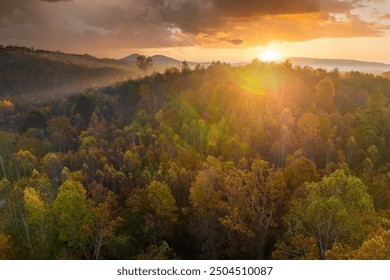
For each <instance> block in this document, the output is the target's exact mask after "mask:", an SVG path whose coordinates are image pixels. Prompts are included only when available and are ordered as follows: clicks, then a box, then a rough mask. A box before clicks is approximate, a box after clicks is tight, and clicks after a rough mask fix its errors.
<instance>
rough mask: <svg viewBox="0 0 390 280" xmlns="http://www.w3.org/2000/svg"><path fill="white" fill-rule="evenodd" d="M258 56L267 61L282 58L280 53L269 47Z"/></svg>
mask: <svg viewBox="0 0 390 280" xmlns="http://www.w3.org/2000/svg"><path fill="white" fill-rule="evenodd" d="M258 57H259V58H260V59H261V60H262V61H265V62H272V61H278V60H279V59H280V55H279V53H278V52H277V51H275V50H271V49H268V48H267V49H265V51H263V52H262V53H261V54H260V55H259V56H258Z"/></svg>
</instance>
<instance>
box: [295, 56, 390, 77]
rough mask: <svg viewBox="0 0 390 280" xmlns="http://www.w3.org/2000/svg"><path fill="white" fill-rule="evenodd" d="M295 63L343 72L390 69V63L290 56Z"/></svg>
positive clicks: (377, 71) (370, 71)
mask: <svg viewBox="0 0 390 280" xmlns="http://www.w3.org/2000/svg"><path fill="white" fill-rule="evenodd" d="M288 59H289V60H290V61H291V63H292V64H293V65H300V66H305V65H308V66H311V67H313V68H324V69H327V70H333V69H334V68H338V69H339V70H340V71H342V72H348V71H359V72H367V73H374V74H382V73H383V72H386V71H390V64H385V63H379V62H369V61H359V60H350V59H324V58H307V57H290V58H288Z"/></svg>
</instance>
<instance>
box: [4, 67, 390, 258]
mask: <svg viewBox="0 0 390 280" xmlns="http://www.w3.org/2000/svg"><path fill="white" fill-rule="evenodd" d="M46 78H47V79H51V77H50V76H49V77H46ZM0 96H1V94H0ZM2 96H4V97H3V98H2V99H0V128H1V131H0V165H1V166H0V179H1V181H0V259H284V260H286V259H389V258H390V161H389V159H390V79H389V77H388V76H387V75H383V76H380V75H372V74H366V73H361V72H346V73H342V72H340V71H338V70H337V69H334V70H333V71H326V70H323V69H312V68H310V67H308V66H306V67H300V66H293V65H292V64H291V63H290V62H289V61H285V62H284V63H264V62H260V61H258V60H253V62H252V63H250V64H248V65H244V66H237V67H233V66H231V65H229V64H225V63H221V62H213V63H212V64H211V65H210V66H208V67H204V66H201V65H197V66H196V67H195V68H193V69H192V68H190V67H188V64H186V63H183V65H182V67H181V68H180V69H178V68H168V69H166V70H165V72H163V73H157V72H155V73H153V74H150V75H148V76H145V77H144V78H139V79H132V80H128V81H125V82H122V83H119V84H115V85H111V86H107V87H105V88H100V89H94V90H89V91H85V92H81V93H79V94H75V95H72V96H69V97H59V98H52V99H50V100H47V101H41V102H33V103H31V102H27V101H26V100H23V99H17V98H14V97H13V96H12V95H9V96H6V97H5V95H2Z"/></svg>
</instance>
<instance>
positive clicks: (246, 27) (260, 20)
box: [0, 0, 383, 51]
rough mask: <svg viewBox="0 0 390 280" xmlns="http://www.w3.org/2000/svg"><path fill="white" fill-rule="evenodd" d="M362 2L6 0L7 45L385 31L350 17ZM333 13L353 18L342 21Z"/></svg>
mask: <svg viewBox="0 0 390 280" xmlns="http://www.w3.org/2000/svg"><path fill="white" fill-rule="evenodd" d="M368 3H369V2H368ZM54 4H55V5H54ZM363 4H367V1H365V0H364V1H363V0H345V1H338V0H272V1H270V0H256V1H255V0H253V1H251V0H247V1H238V0H111V1H108V0H94V1H90V0H12V1H11V0H0V43H3V44H9V43H12V44H23V45H28V46H35V47H40V48H50V49H53V48H54V49H63V50H72V51H77V50H83V51H84V50H85V51H88V50H89V49H91V48H96V47H99V48H148V47H169V46H191V45H203V46H207V45H215V46H218V45H221V44H222V45H226V46H227V47H244V46H254V45H258V44H262V43H266V42H267V41H270V40H275V39H279V40H287V41H299V40H308V39H313V38H319V37H321V36H327V37H332V36H334V37H342V36H347V37H348V36H380V35H381V32H382V29H381V28H383V27H381V26H379V25H377V24H373V23H366V22H363V21H361V20H360V19H359V18H356V16H355V17H353V16H351V11H352V10H353V8H354V7H355V6H356V5H359V6H361V5H363ZM332 13H336V14H337V13H338V14H344V15H345V16H346V17H347V19H348V20H346V21H345V22H335V21H334V20H333V18H332V15H331V14H332Z"/></svg>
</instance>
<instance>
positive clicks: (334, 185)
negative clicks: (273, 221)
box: [279, 170, 374, 259]
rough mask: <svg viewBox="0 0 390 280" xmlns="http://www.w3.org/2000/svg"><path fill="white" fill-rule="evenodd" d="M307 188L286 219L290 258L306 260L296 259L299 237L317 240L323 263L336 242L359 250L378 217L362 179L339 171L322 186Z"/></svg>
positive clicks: (292, 204) (319, 183)
mask: <svg viewBox="0 0 390 280" xmlns="http://www.w3.org/2000/svg"><path fill="white" fill-rule="evenodd" d="M305 188H306V196H305V197H303V198H298V199H296V200H294V201H293V202H292V203H291V208H290V210H289V212H288V213H287V215H286V216H285V219H284V221H285V226H286V228H287V232H286V235H285V237H286V242H285V243H284V244H283V246H285V247H284V250H287V255H288V256H289V257H290V258H302V257H304V256H302V255H296V252H297V249H296V246H297V245H299V244H295V241H296V240H295V239H296V237H297V236H301V237H302V238H306V239H310V238H313V239H314V240H315V241H316V248H317V250H318V251H317V252H318V255H317V256H318V258H321V259H325V258H326V251H327V250H330V249H331V248H332V246H333V244H335V243H336V242H337V243H338V244H342V245H345V246H346V245H348V246H351V247H355V248H356V247H358V246H359V245H360V244H361V243H362V241H363V240H364V239H365V238H366V237H367V233H368V231H369V225H370V224H371V223H372V221H373V217H374V207H373V201H372V198H371V197H370V196H369V195H368V193H367V187H366V186H365V185H364V184H363V183H362V182H361V181H360V180H359V179H358V178H356V177H353V176H350V175H347V174H345V172H344V171H343V170H337V171H335V172H334V173H332V174H331V175H329V176H325V177H324V178H323V179H322V181H321V182H318V183H311V184H306V187H305ZM282 243H283V242H282ZM286 244H287V246H286ZM279 245H280V244H279ZM283 246H281V247H279V248H282V247H283ZM298 251H299V250H298Z"/></svg>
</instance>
